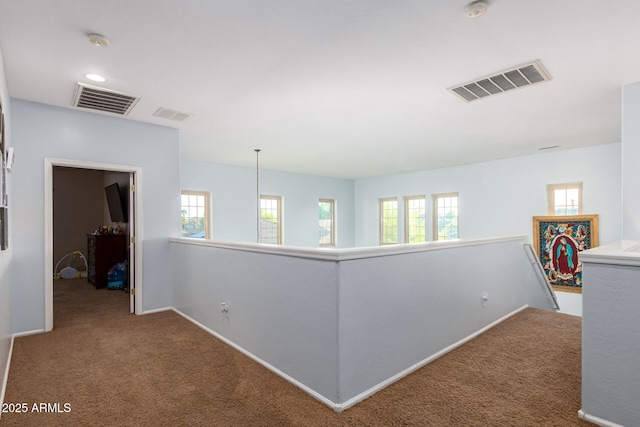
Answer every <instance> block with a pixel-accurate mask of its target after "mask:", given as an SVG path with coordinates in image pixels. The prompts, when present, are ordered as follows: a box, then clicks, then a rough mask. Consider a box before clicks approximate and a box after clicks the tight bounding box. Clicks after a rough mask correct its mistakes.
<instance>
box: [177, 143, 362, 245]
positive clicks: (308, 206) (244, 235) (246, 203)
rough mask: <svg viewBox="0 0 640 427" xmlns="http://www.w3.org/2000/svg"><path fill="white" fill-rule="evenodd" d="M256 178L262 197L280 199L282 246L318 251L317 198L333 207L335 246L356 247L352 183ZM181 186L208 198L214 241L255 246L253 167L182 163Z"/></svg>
mask: <svg viewBox="0 0 640 427" xmlns="http://www.w3.org/2000/svg"><path fill="white" fill-rule="evenodd" d="M252 154H253V153H248V155H252ZM259 176H260V193H261V194H264V195H270V196H281V197H282V203H283V208H282V209H283V240H284V244H286V245H290V246H310V247H314V246H318V199H320V198H326V199H334V200H335V203H336V205H335V207H336V227H337V228H336V247H352V246H354V242H355V240H354V236H355V234H354V232H355V225H354V206H353V200H354V197H353V181H352V180H346V179H337V178H327V177H319V176H312V175H304V174H293V173H285V172H276V171H271V170H265V169H260V171H259ZM181 186H182V189H184V190H197V191H207V192H209V193H211V203H212V217H213V218H212V239H214V240H229V241H236V242H255V241H256V215H257V213H256V211H257V209H256V170H255V168H247V167H239V166H229V165H223V164H219V163H208V162H202V161H196V160H186V159H183V160H182V172H181Z"/></svg>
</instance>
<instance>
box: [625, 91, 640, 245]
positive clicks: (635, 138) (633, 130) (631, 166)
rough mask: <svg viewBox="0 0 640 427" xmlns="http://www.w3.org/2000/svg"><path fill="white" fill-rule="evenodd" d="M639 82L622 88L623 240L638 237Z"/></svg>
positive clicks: (639, 207)
mask: <svg viewBox="0 0 640 427" xmlns="http://www.w3.org/2000/svg"><path fill="white" fill-rule="evenodd" d="M639 115H640V82H637V83H633V84H629V85H626V86H624V87H623V89H622V154H623V156H622V173H623V174H624V175H623V179H622V206H623V207H622V209H623V215H622V216H623V218H622V220H623V236H622V238H623V239H625V240H640V215H639V214H638V213H639V212H640V194H639V192H638V184H640V167H638V165H639V164H640V163H639V162H640V123H639V122H638V117H639Z"/></svg>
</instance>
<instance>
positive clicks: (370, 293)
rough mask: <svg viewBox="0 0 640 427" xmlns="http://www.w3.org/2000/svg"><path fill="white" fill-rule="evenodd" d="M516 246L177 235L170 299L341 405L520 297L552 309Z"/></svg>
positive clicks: (507, 242) (512, 242) (520, 241)
mask: <svg viewBox="0 0 640 427" xmlns="http://www.w3.org/2000/svg"><path fill="white" fill-rule="evenodd" d="M525 242H526V238H525V237H523V236H521V237H510V238H506V239H485V240H484V241H480V242H476V241H471V242H464V241H459V242H438V243H433V242H431V243H426V244H419V245H394V246H386V247H373V248H355V249H324V248H322V249H320V248H287V247H278V246H276V247H273V246H271V245H258V244H255V243H251V244H249V243H245V244H240V243H224V244H219V243H212V242H208V241H199V240H195V239H176V240H175V241H173V242H172V245H171V249H172V266H173V268H172V270H173V272H174V277H173V280H174V282H175V283H179V284H180V285H179V286H176V288H175V301H176V305H175V307H176V309H177V310H179V311H180V312H181V313H183V314H185V315H186V316H188V317H189V318H191V319H192V320H195V321H196V322H198V323H199V324H201V325H204V326H205V327H206V328H208V329H209V330H210V331H212V332H213V333H215V334H217V335H218V336H220V337H222V338H223V339H225V340H227V341H228V342H230V343H232V344H233V345H235V346H237V347H238V348H240V349H241V350H243V351H245V352H246V353H248V354H249V355H251V356H252V357H254V358H256V360H258V361H259V362H261V363H263V364H264V365H265V366H267V367H269V368H270V369H272V370H275V371H276V373H278V374H280V375H283V376H284V377H285V378H287V379H288V380H290V381H292V382H293V383H294V384H296V385H298V386H301V387H302V388H303V389H305V390H306V391H307V392H309V393H310V394H312V395H314V396H315V397H316V398H319V399H320V400H322V401H323V402H324V403H326V404H328V405H330V406H332V407H334V408H335V409H337V410H341V409H344V408H346V407H348V406H351V405H352V404H354V403H357V401H359V400H361V399H363V398H365V397H367V396H368V395H370V394H372V393H373V392H375V391H377V390H379V389H380V388H382V387H383V386H384V385H386V384H388V382H389V381H394V380H396V379H398V378H399V376H398V375H401V374H406V373H407V371H410V370H413V369H416V368H417V367H419V366H421V365H422V364H424V363H426V362H428V361H429V360H431V358H433V357H435V356H436V355H437V354H438V353H440V352H441V351H443V350H445V349H447V348H449V347H450V346H455V345H459V344H460V343H462V342H463V341H464V340H466V339H468V338H470V337H471V336H472V335H474V334H476V333H477V332H479V331H480V330H481V329H483V328H485V327H488V326H489V325H491V324H492V323H493V322H496V321H498V320H499V319H501V318H503V317H504V316H506V315H508V314H510V313H512V312H513V311H515V310H517V309H520V308H522V307H524V306H525V305H530V306H535V307H538V308H545V309H551V307H552V305H551V298H550V297H549V296H548V293H547V292H548V291H547V290H546V288H545V287H544V286H543V284H542V281H541V280H539V278H538V277H535V276H534V275H531V274H530V272H531V271H532V266H531V264H530V262H529V258H528V255H527V252H526V250H525V247H524V244H525ZM225 245H226V246H225ZM506 269H508V271H509V273H508V274H501V273H500V272H501V271H506ZM470 271H472V272H473V274H472V275H470V274H469V272H470ZM483 292H486V293H487V294H488V301H487V304H486V305H484V306H483V303H482V294H483ZM223 302H224V303H227V304H228V306H229V313H228V316H225V314H224V313H222V312H221V310H220V308H221V307H220V304H221V303H223ZM274 368H275V369H274Z"/></svg>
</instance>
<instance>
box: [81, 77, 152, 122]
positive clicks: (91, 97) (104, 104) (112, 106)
mask: <svg viewBox="0 0 640 427" xmlns="http://www.w3.org/2000/svg"><path fill="white" fill-rule="evenodd" d="M139 100H140V98H137V97H135V96H131V95H127V94H125V93H121V92H116V91H113V90H107V89H103V88H100V87H95V86H89V85H86V84H83V83H78V87H77V88H76V94H75V96H74V98H73V105H74V106H75V107H80V108H86V109H88V110H96V111H102V112H106V113H112V114H118V115H121V116H126V115H127V114H129V112H130V111H131V110H132V109H133V107H134V106H135V105H136V103H137V102H138V101H139Z"/></svg>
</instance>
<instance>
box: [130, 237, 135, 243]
mask: <svg viewBox="0 0 640 427" xmlns="http://www.w3.org/2000/svg"><path fill="white" fill-rule="evenodd" d="M131 243H134V244H135V243H136V236H131Z"/></svg>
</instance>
